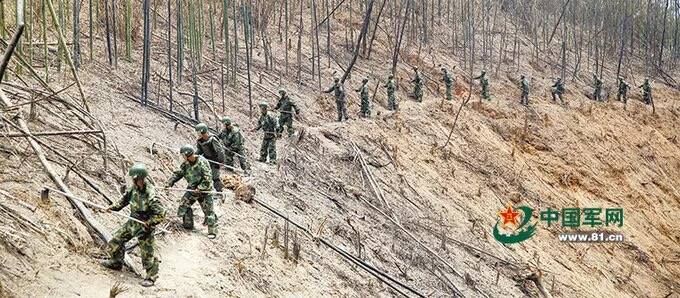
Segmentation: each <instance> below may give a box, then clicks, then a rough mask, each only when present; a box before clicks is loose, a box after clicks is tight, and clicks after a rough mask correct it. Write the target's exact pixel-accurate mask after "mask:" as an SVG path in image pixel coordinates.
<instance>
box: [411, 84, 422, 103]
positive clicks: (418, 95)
mask: <svg viewBox="0 0 680 298" xmlns="http://www.w3.org/2000/svg"><path fill="white" fill-rule="evenodd" d="M413 96H414V97H415V98H416V101H417V102H422V101H423V87H420V86H417V85H416V87H415V88H414V89H413Z"/></svg>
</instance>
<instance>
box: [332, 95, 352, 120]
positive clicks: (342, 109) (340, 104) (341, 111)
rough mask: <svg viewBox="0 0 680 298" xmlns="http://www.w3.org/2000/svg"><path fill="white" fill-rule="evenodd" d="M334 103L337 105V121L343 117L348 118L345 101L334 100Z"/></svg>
mask: <svg viewBox="0 0 680 298" xmlns="http://www.w3.org/2000/svg"><path fill="white" fill-rule="evenodd" d="M335 105H336V106H337V110H338V122H340V121H342V119H343V118H344V119H345V120H348V119H349V117H347V101H345V100H336V101H335Z"/></svg>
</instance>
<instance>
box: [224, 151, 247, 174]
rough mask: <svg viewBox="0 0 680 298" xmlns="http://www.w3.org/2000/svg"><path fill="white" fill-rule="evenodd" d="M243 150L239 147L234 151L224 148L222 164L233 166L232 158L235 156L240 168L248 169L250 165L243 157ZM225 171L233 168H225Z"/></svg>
mask: <svg viewBox="0 0 680 298" xmlns="http://www.w3.org/2000/svg"><path fill="white" fill-rule="evenodd" d="M245 156H246V154H245V150H243V149H241V150H238V151H236V152H234V151H227V150H225V152H224V164H226V165H228V166H230V167H234V158H236V159H237V160H238V162H239V165H240V166H241V170H244V171H246V172H247V171H250V165H249V164H248V161H247V160H246V158H245ZM227 171H233V169H230V168H227Z"/></svg>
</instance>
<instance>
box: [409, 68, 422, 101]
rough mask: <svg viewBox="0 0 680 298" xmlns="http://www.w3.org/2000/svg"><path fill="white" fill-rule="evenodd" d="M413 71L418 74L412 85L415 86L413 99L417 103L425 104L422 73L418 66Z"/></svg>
mask: <svg viewBox="0 0 680 298" xmlns="http://www.w3.org/2000/svg"><path fill="white" fill-rule="evenodd" d="M413 71H415V73H416V75H415V77H414V78H413V80H411V83H414V84H415V85H414V86H413V97H414V98H415V99H416V101H417V102H423V79H422V78H421V77H420V72H419V71H418V67H417V66H414V67H413Z"/></svg>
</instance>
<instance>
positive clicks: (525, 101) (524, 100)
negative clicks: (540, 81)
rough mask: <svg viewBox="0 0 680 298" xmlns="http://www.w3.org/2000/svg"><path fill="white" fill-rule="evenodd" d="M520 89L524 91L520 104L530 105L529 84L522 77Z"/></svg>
mask: <svg viewBox="0 0 680 298" xmlns="http://www.w3.org/2000/svg"><path fill="white" fill-rule="evenodd" d="M519 88H520V89H521V90H522V97H521V98H520V100H519V103H520V104H523V105H525V106H526V105H529V82H528V81H527V79H526V78H525V77H524V76H522V80H521V81H520V82H519Z"/></svg>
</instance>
